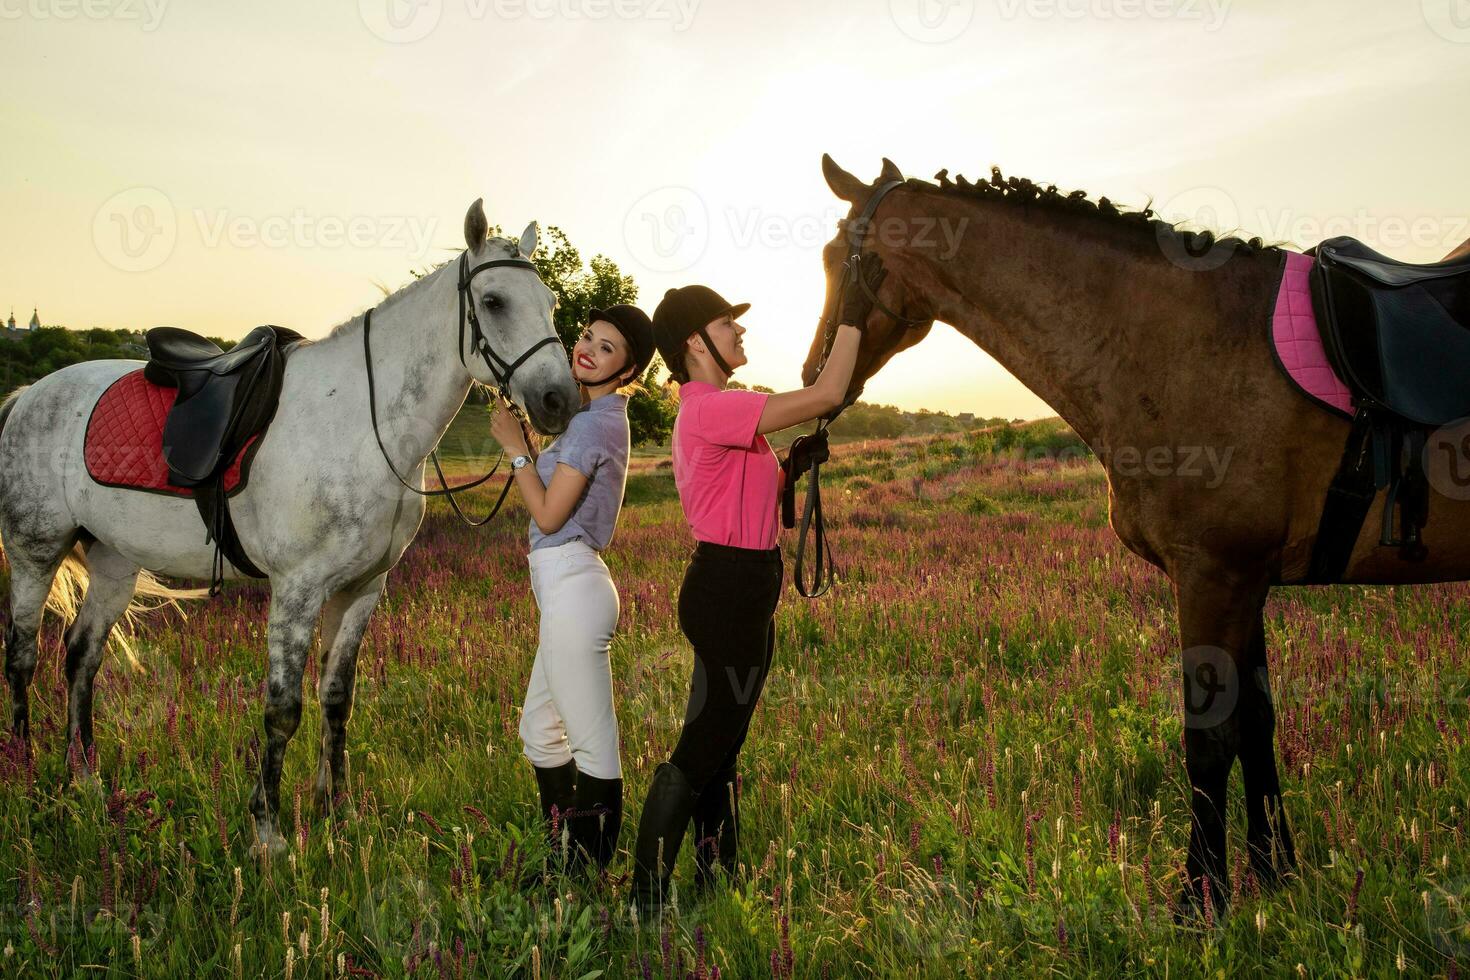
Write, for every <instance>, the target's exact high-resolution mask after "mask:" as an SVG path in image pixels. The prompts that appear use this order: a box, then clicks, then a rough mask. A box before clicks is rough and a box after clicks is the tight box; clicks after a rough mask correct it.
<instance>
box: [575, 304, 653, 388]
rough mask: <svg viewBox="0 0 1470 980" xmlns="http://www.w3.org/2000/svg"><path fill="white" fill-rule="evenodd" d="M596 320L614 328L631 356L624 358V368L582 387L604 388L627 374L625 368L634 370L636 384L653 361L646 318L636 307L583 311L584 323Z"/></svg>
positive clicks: (649, 326)
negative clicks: (632, 367) (625, 342)
mask: <svg viewBox="0 0 1470 980" xmlns="http://www.w3.org/2000/svg"><path fill="white" fill-rule="evenodd" d="M598 320H605V321H606V322H608V323H611V324H612V325H613V326H615V327H617V328H618V332H619V333H621V334H622V335H623V339H624V340H626V341H627V342H628V348H629V350H630V351H632V354H631V356H630V357H629V358H628V363H627V364H624V365H623V366H622V367H620V368H618V369H617V370H616V371H614V372H613V373H612V374H609V375H608V376H607V377H605V378H603V379H602V380H600V381H584V382H582V383H583V384H584V385H589V386H591V387H594V388H595V387H597V386H598V385H603V384H607V383H608V382H609V381H611V380H612V379H613V378H616V377H618V376H620V375H621V374H622V373H623V372H624V371H626V370H628V366H629V365H633V366H635V367H636V368H637V370H636V371H634V372H633V380H634V381H636V380H638V379H639V378H640V377H642V376H643V372H644V371H646V370H648V362H649V361H651V360H653V323H652V322H651V321H650V320H649V319H648V314H647V313H644V312H643V311H642V310H640V309H639V308H638V307H636V306H629V305H628V304H627V303H619V304H618V305H617V306H609V307H608V308H607V309H605V310H588V311H587V323H588V324H589V325H590V324H593V323H596V322H597V321H598Z"/></svg>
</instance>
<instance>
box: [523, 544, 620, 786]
mask: <svg viewBox="0 0 1470 980" xmlns="http://www.w3.org/2000/svg"><path fill="white" fill-rule="evenodd" d="M527 560H528V561H529V562H530V565H531V590H532V591H533V592H534V593H535V595H536V605H537V607H538V608H539V609H540V610H541V634H540V642H539V644H538V645H537V647H536V660H535V662H534V663H533V664H532V665H531V682H530V684H529V685H528V686H527V688H526V704H525V707H524V708H523V709H522V711H521V742H522V743H523V744H524V745H525V751H526V758H528V759H530V760H531V763H532V765H536V766H542V767H548V768H549V767H554V766H561V765H565V764H566V763H567V762H569V761H572V760H575V761H576V763H577V770H578V771H579V772H585V773H587V774H588V775H589V776H595V777H597V778H598V779H621V778H622V775H623V766H622V762H621V760H620V759H619V756H618V716H617V714H616V713H615V712H614V711H613V689H612V661H611V652H612V638H613V633H614V631H616V629H617V626H618V590H617V587H616V586H615V585H613V580H612V576H611V575H609V574H608V571H607V566H606V565H605V564H603V561H602V557H601V556H600V555H599V554H598V553H597V551H596V550H595V549H594V548H592V547H590V546H588V545H587V544H585V543H584V542H582V541H568V542H567V543H566V544H563V545H557V546H555V547H551V548H537V549H536V550H534V551H532V552H531V553H530V554H529V555H528V556H527Z"/></svg>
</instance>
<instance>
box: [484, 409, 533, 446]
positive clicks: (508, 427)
mask: <svg viewBox="0 0 1470 980" xmlns="http://www.w3.org/2000/svg"><path fill="white" fill-rule="evenodd" d="M490 434H491V435H492V436H494V437H495V441H496V442H498V443H500V448H501V449H504V450H505V451H506V452H508V453H510V454H511V455H512V456H520V455H530V452H531V441H530V440H529V439H528V438H526V428H525V426H524V425H523V424H522V422H521V420H520V419H518V418H516V415H515V413H514V412H512V411H511V410H510V407H509V406H508V405H506V404H504V403H503V402H502V403H501V404H500V405H498V406H496V409H495V414H494V415H492V416H491V417H490Z"/></svg>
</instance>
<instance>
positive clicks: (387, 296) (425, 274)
mask: <svg viewBox="0 0 1470 980" xmlns="http://www.w3.org/2000/svg"><path fill="white" fill-rule="evenodd" d="M485 247H486V248H487V249H495V248H498V249H500V250H501V251H503V252H504V253H505V257H507V258H514V257H515V256H517V255H519V254H521V246H520V243H519V242H517V241H515V240H513V239H510V238H490V239H486V241H485ZM458 258H459V257H458V256H455V257H454V258H452V259H445V260H444V261H443V262H436V263H435V264H434V265H432V266H430V267H428V268H427V269H424V270H423V271H422V272H415V273H414V274H413V280H412V281H411V282H407V283H404V284H403V285H402V286H399V287H398V288H397V289H395V290H391V291H390V290H389V289H388V287H387V286H384V285H383V284H382V283H379V284H378V288H379V289H381V290H382V291H383V301H382V302H381V303H379V304H378V305H377V306H376V307H374V309H378V310H385V309H390V308H391V307H392V306H393V305H394V304H395V303H397V302H399V301H400V300H402V299H403V298H404V297H405V296H410V295H412V294H413V293H415V292H417V291H418V290H420V289H422V288H423V286H424V283H425V282H427V281H428V280H429V279H431V278H433V276H434V273H436V272H438V271H439V270H440V269H443V268H444V267H445V266H446V265H448V264H449V263H451V262H454V261H457V260H458ZM361 319H362V314H361V313H358V314H356V315H354V316H350V317H348V318H347V319H346V320H343V321H342V322H341V323H339V324H337V325H336V326H335V327H333V328H332V329H331V330H329V331H328V332H327V334H326V336H324V337H322V338H321V339H322V340H328V339H330V338H332V337H335V336H337V335H339V334H342V333H346V332H347V330H348V329H349V328H350V327H352V325H353V324H355V323H357V322H358V321H359V320H361ZM374 326H376V323H375V324H374Z"/></svg>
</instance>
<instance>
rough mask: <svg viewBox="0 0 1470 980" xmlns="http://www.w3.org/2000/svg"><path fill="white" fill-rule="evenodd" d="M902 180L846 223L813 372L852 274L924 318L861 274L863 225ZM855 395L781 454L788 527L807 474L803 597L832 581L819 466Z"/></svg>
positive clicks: (826, 351) (798, 574) (908, 321)
mask: <svg viewBox="0 0 1470 980" xmlns="http://www.w3.org/2000/svg"><path fill="white" fill-rule="evenodd" d="M905 183H906V182H905V181H903V180H889V181H885V182H884V183H882V184H879V185H878V187H877V188H875V189H874V190H873V193H872V194H871V195H870V196H869V197H868V201H867V203H866V204H864V205H863V210H862V212H861V213H860V214H859V215H858V217H857V219H856V220H855V221H852V222H849V223H847V224H846V227H845V232H846V234H845V239H844V241H845V244H846V246H847V258H846V259H845V260H844V261H843V263H842V271H841V273H840V274H839V275H838V278H837V281H836V282H835V283H833V284H831V288H829V289H828V291H827V307H826V309H824V310H823V311H822V320H821V327H822V354H821V357H820V358H819V359H818V361H817V373H818V374H820V373H821V371H822V368H824V367H826V365H827V358H828V357H830V356H831V354H832V344H833V343H834V342H835V341H836V339H837V328H838V327H839V326H840V324H839V323H838V322H837V321H838V318H839V317H841V315H842V296H843V294H844V293H845V292H846V291H847V286H848V284H849V283H850V282H851V281H852V277H853V276H856V277H857V281H858V283H859V284H860V285H861V286H862V288H863V292H865V293H867V294H868V299H869V300H871V301H872V303H873V306H874V308H875V309H878V310H881V311H882V312H883V313H885V314H886V315H888V316H889V317H891V318H892V319H893V320H894V321H895V322H897V323H898V324H900V325H902V326H905V327H912V326H916V325H918V324H920V323H924V322H926V321H927V318H925V317H906V316H901V315H900V314H898V313H895V312H894V311H893V310H891V309H889V307H888V305H887V304H886V303H884V302H883V301H882V300H880V299H879V298H878V295H877V294H876V293H875V292H873V289H872V287H870V286H869V285H868V281H867V279H866V277H864V276H863V274H862V261H863V240H864V239H865V238H866V236H867V233H868V227H869V226H870V225H871V224H872V223H873V217H874V216H875V215H876V214H877V213H878V206H879V205H880V204H882V203H883V199H884V198H885V197H887V196H888V195H889V194H890V193H892V192H893V191H894V190H896V189H898V188H900V187H902V186H903V185H904V184H905ZM859 326H861V325H859ZM854 400H855V398H854V396H848V397H847V398H846V399H845V400H844V401H843V403H842V404H841V405H839V406H837V408H836V409H835V410H834V411H832V412H830V413H829V414H827V415H824V416H822V418H821V420H820V421H818V422H817V428H816V430H815V431H814V432H812V433H811V434H810V435H804V436H799V437H798V438H797V439H796V441H795V442H793V443H792V444H791V449H790V451H789V452H788V453H787V456H786V459H787V464H788V465H787V467H786V469H787V473H786V484H785V488H784V491H783V493H782V499H781V519H782V524H783V525H784V526H785V527H788V528H789V527H792V526H793V525H794V524H795V516H796V483H797V481H798V480H799V479H800V478H801V475H802V474H803V473H808V472H809V473H810V474H811V486H810V487H809V489H808V490H807V494H806V503H805V505H804V506H803V507H802V512H801V524H800V527H799V528H798V530H797V532H796V560H795V568H794V569H793V572H794V575H795V579H796V591H797V592H798V593H800V594H801V595H802V596H803V597H804V598H807V599H815V598H817V597H819V596H821V595H824V594H825V593H826V592H827V590H828V589H829V588H831V587H832V573H833V571H834V567H833V561H832V546H831V544H829V543H828V541H827V525H826V522H825V521H824V520H823V519H822V484H821V477H820V475H819V473H820V470H819V468H820V466H821V464H823V463H825V462H826V461H827V459H828V458H829V457H830V455H831V452H830V450H829V448H828V445H827V427H828V426H829V425H830V424H831V423H832V422H833V421H835V420H836V418H837V416H839V415H841V414H842V411H843V409H845V408H847V406H848V405H850V404H852V402H853V401H854ZM809 536H813V537H814V538H815V542H814V543H815V550H814V552H813V554H814V559H813V563H814V567H813V569H812V578H811V584H810V585H808V584H807V582H806V579H805V577H804V574H803V571H802V567H803V562H804V559H805V557H806V545H807V538H808V537H809Z"/></svg>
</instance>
